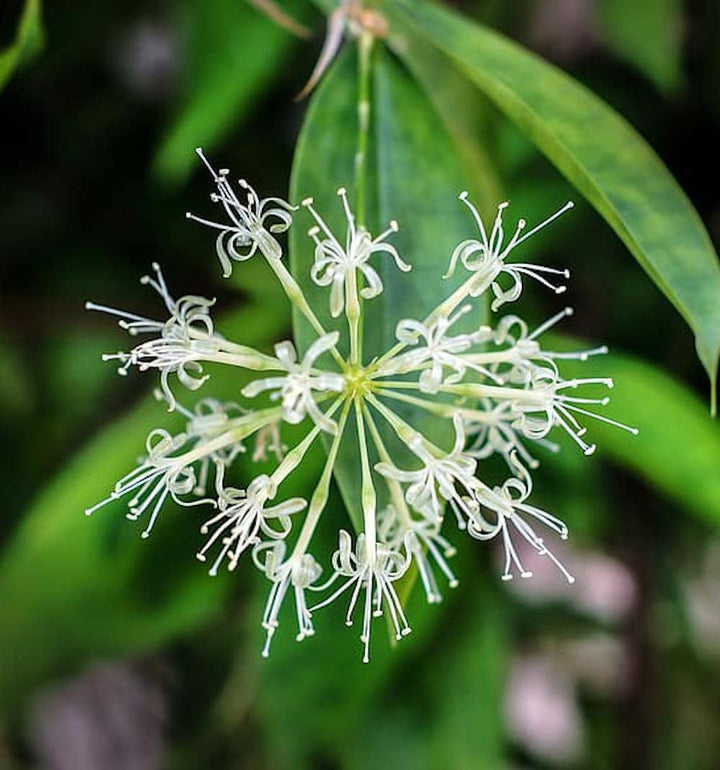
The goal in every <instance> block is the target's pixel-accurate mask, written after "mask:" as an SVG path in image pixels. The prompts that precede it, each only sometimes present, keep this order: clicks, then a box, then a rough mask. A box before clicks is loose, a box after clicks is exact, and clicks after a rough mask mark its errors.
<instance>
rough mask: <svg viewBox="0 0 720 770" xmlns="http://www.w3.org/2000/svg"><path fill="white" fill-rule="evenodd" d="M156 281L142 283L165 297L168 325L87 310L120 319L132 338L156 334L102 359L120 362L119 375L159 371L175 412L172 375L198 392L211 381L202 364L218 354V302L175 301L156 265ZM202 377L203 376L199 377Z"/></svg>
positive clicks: (107, 310)
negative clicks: (214, 311) (132, 369)
mask: <svg viewBox="0 0 720 770" xmlns="http://www.w3.org/2000/svg"><path fill="white" fill-rule="evenodd" d="M152 268H153V270H154V271H155V278H152V277H150V276H149V275H145V276H143V277H142V278H141V279H140V282H141V283H144V284H149V285H150V286H152V288H153V289H155V291H156V292H157V293H158V294H159V295H160V296H161V297H162V299H163V302H164V303H165V306H166V308H167V310H168V312H169V314H170V317H169V318H168V319H167V320H165V321H155V320H153V319H150V318H144V317H142V316H138V315H135V314H133V313H127V312H125V311H123V310H115V309H114V308H109V307H105V306H104V305H97V304H95V303H94V302H87V303H85V308H86V309H87V310H99V311H102V312H105V313H110V314H112V315H116V316H119V317H120V319H121V320H120V322H119V324H120V326H121V327H122V328H123V329H126V330H127V331H128V333H130V334H131V335H133V336H134V335H137V334H157V335H159V336H158V337H157V338H155V339H152V340H149V341H147V342H143V343H141V344H139V345H137V346H136V347H134V348H133V349H132V350H131V351H129V352H127V353H125V352H120V353H113V354H105V355H103V360H104V361H111V360H117V361H119V362H120V364H121V366H120V367H119V368H118V372H119V373H120V374H122V375H125V374H127V372H128V370H129V368H130V367H131V366H137V367H138V369H139V370H140V371H145V370H147V369H158V370H159V371H160V385H161V387H162V390H163V393H164V394H165V396H166V399H167V402H168V405H169V409H170V410H172V409H174V408H175V397H174V396H173V393H172V391H171V390H170V386H169V383H168V378H169V376H170V374H173V373H174V374H176V375H177V377H178V379H179V380H180V382H181V384H182V385H184V386H185V387H186V388H188V389H189V390H197V389H198V388H200V387H201V386H202V385H203V383H204V382H205V381H206V380H207V379H208V378H207V376H202V365H201V364H200V363H199V362H200V361H203V360H207V359H208V357H209V356H212V355H214V354H215V353H217V351H218V349H219V340H220V337H219V336H218V335H216V333H215V331H214V328H213V322H212V319H211V317H210V313H209V310H210V308H211V307H212V305H213V304H214V302H215V300H208V299H205V298H204V297H197V296H193V295H189V296H185V297H181V298H180V299H179V300H177V301H175V300H174V299H173V298H172V297H171V296H170V293H169V291H168V288H167V285H166V284H165V280H164V278H163V275H162V271H161V270H160V267H159V266H158V264H157V263H156V262H153V265H152ZM198 375H201V376H198Z"/></svg>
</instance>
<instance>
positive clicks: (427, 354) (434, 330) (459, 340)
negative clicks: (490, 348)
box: [376, 305, 496, 394]
mask: <svg viewBox="0 0 720 770" xmlns="http://www.w3.org/2000/svg"><path fill="white" fill-rule="evenodd" d="M471 309H472V308H471V306H470V305H464V306H463V307H462V308H460V310H459V311H458V312H457V313H455V315H453V316H450V317H448V316H445V315H442V316H440V317H439V318H438V319H437V320H436V321H435V322H434V323H432V324H430V325H427V324H426V323H424V322H422V321H416V320H414V319H411V318H405V319H403V320H402V321H399V322H398V325H397V327H396V330H395V336H396V338H397V340H398V341H399V342H402V343H403V344H405V345H408V346H415V349H414V350H411V351H409V352H407V353H403V354H402V355H399V356H396V357H394V358H392V359H390V360H389V361H388V362H387V363H386V364H385V365H384V366H382V367H381V368H380V369H379V370H378V372H377V375H376V376H378V377H384V376H387V375H390V374H395V373H408V372H411V371H416V370H418V369H422V371H421V373H420V378H419V380H418V382H419V385H420V390H422V391H423V392H424V393H432V394H435V393H437V392H438V389H439V388H440V386H441V385H442V384H453V383H456V382H460V381H461V380H462V379H463V377H464V376H465V371H466V370H467V369H472V370H473V371H476V372H478V373H480V374H483V375H485V376H486V377H490V378H491V379H493V380H494V379H496V377H495V375H494V374H493V373H492V372H491V371H490V370H489V369H488V368H487V367H484V366H481V365H479V364H475V363H472V362H469V361H467V360H465V359H464V358H463V357H461V356H460V355H459V354H460V353H464V352H465V351H467V350H469V349H470V348H471V347H472V346H473V345H477V344H479V343H481V342H483V341H485V340H486V339H487V329H486V328H481V329H479V330H478V331H476V332H474V333H472V334H456V335H455V336H452V337H451V336H448V331H449V329H450V327H451V326H452V325H453V324H455V323H456V322H457V320H458V319H459V318H460V317H461V316H463V315H465V314H466V313H468V312H470V310H471ZM421 340H422V344H419V343H420V342H421ZM446 368H447V369H450V370H451V371H452V374H450V375H448V376H444V370H445V369H446Z"/></svg>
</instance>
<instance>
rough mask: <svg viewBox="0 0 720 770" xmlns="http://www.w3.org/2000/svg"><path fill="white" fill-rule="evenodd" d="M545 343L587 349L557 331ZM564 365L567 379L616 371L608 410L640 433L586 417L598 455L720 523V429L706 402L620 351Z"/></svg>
mask: <svg viewBox="0 0 720 770" xmlns="http://www.w3.org/2000/svg"><path fill="white" fill-rule="evenodd" d="M547 345H548V348H555V349H558V350H560V349H563V350H582V349H584V348H586V347H588V344H587V342H586V341H584V340H577V339H573V340H571V339H569V338H565V337H559V336H557V335H548V338H547ZM563 364H564V365H563V371H566V372H567V376H568V377H572V376H582V377H608V376H609V377H612V378H613V380H614V381H615V387H614V389H613V391H612V395H611V400H610V404H609V405H608V406H607V407H606V408H605V409H604V410H603V414H604V415H607V416H608V417H611V418H614V419H616V420H620V421H621V422H624V423H626V424H628V425H633V426H635V427H637V428H638V429H639V431H640V433H639V434H638V435H637V436H631V435H629V434H628V433H626V432H625V431H622V430H618V429H617V428H615V427H613V426H612V425H607V424H605V423H603V422H598V421H594V420H590V419H588V420H587V421H586V427H587V429H588V436H590V437H591V440H592V441H593V442H597V446H598V453H599V454H600V455H605V456H607V457H612V458H613V459H614V460H616V461H617V462H619V463H621V464H622V465H623V466H625V467H626V468H629V469H631V470H632V471H633V472H634V473H636V474H637V475H639V476H641V477H642V478H644V479H646V480H647V481H648V482H649V483H650V484H651V485H652V486H653V487H655V488H657V489H658V490H659V491H660V492H663V493H664V494H666V495H667V496H668V497H669V498H671V499H673V500H674V501H675V502H676V503H677V505H678V506H679V507H681V508H682V509H684V510H685V511H687V512H688V513H690V514H693V515H694V516H696V517H697V518H699V519H701V520H702V521H705V522H707V523H709V524H712V525H714V526H718V525H720V473H718V468H720V427H719V426H718V424H717V422H715V421H714V420H712V419H711V418H710V417H709V416H708V414H707V411H706V409H705V408H704V406H703V404H702V401H701V400H700V399H699V398H698V397H697V396H696V395H695V394H694V393H693V392H692V391H691V390H690V389H689V388H687V387H685V386H683V385H681V384H680V383H679V382H677V381H676V380H674V379H672V377H670V376H668V375H667V374H665V373H664V372H662V371H660V370H658V369H657V368H656V367H654V366H652V365H651V364H649V363H647V362H645V361H642V360H641V359H638V358H635V357H633V356H630V355H627V354H622V353H618V352H617V351H611V353H610V355H608V356H592V357H590V358H588V360H587V361H584V362H582V363H580V362H573V361H565V362H563ZM567 449H568V450H569V451H572V449H573V448H572V447H568V448H567ZM548 462H549V463H551V462H555V460H553V459H550V460H548Z"/></svg>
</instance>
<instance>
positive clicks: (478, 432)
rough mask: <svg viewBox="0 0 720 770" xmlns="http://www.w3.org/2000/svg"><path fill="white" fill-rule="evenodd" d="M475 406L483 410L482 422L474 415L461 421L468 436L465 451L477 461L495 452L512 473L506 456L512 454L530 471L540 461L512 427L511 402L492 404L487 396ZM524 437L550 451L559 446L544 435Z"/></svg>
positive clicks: (513, 419)
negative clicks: (465, 420) (531, 437)
mask: <svg viewBox="0 0 720 770" xmlns="http://www.w3.org/2000/svg"><path fill="white" fill-rule="evenodd" d="M479 407H480V408H479V410H478V411H480V412H483V419H482V421H480V420H478V419H477V418H475V419H471V420H468V421H467V422H466V423H465V432H466V433H467V435H468V436H471V437H472V442H471V444H470V445H469V446H468V448H467V450H466V451H467V454H469V455H470V456H471V457H475V458H476V459H478V460H486V459H487V458H488V457H491V456H492V455H494V454H499V455H501V456H502V458H503V459H504V460H505V463H506V464H507V465H508V467H509V468H510V470H511V471H512V472H513V473H514V472H515V465H514V463H513V462H512V461H511V459H510V458H511V456H512V454H513V453H515V454H516V456H517V457H518V458H519V460H521V461H522V462H523V463H524V465H525V466H526V467H528V468H531V469H533V470H534V469H536V468H538V467H539V465H540V463H539V462H538V460H537V459H536V458H535V457H534V456H533V455H532V454H531V453H530V451H529V450H528V449H527V447H526V446H525V444H524V443H523V440H522V439H523V438H526V437H525V436H523V435H522V434H521V433H520V431H518V430H516V429H515V427H513V424H514V422H515V419H516V414H515V413H514V412H513V408H512V407H513V404H512V402H510V401H501V402H500V403H498V404H493V402H492V400H491V399H488V398H485V399H482V400H481V403H480V404H479ZM528 440H531V441H533V443H535V444H536V445H539V446H543V447H544V448H545V449H547V450H549V451H550V452H557V451H559V449H560V447H559V446H558V445H557V444H555V443H553V442H552V441H548V440H547V439H545V438H538V439H528Z"/></svg>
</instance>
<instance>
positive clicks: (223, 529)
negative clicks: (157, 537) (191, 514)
mask: <svg viewBox="0 0 720 770" xmlns="http://www.w3.org/2000/svg"><path fill="white" fill-rule="evenodd" d="M222 481H223V472H222V466H220V468H219V469H218V480H217V486H218V507H219V509H220V511H219V512H218V513H217V515H215V516H213V517H212V518H211V519H208V521H206V522H205V523H204V524H203V525H202V527H201V528H200V531H201V532H202V534H203V535H207V534H208V533H209V532H210V531H211V530H213V528H214V531H213V532H212V535H211V536H210V538H209V539H208V541H207V542H206V543H205V545H204V546H203V547H202V549H201V550H200V551H199V552H198V553H197V558H198V559H199V560H200V561H205V559H206V558H207V556H206V554H207V552H208V551H209V550H210V549H211V548H212V547H213V546H214V545H215V544H216V543H218V542H219V543H220V544H221V548H220V553H219V554H218V556H217V558H216V559H215V561H214V563H213V565H212V567H211V568H210V574H211V575H217V571H218V568H219V566H220V564H221V563H222V561H223V560H224V559H225V558H226V557H227V559H228V569H230V570H234V569H235V568H236V567H237V564H238V561H239V560H240V556H241V555H242V553H243V552H244V551H245V550H246V549H247V548H249V547H251V546H254V545H257V544H258V543H259V542H260V537H259V535H260V533H262V534H264V535H266V536H267V537H269V538H272V539H280V538H284V537H287V535H288V533H289V532H290V529H291V527H292V524H291V521H290V516H292V514H294V513H298V511H301V510H303V509H304V508H305V507H306V506H307V502H306V501H305V500H303V499H302V498H300V497H293V498H291V499H290V500H285V501H284V502H282V503H280V504H279V505H272V506H268V505H267V503H268V501H269V500H273V499H274V498H275V495H276V494H277V485H276V484H275V482H274V481H273V480H272V478H270V476H267V475H265V474H263V475H261V476H258V477H257V478H255V479H253V480H252V481H251V482H250V484H248V488H247V490H244V489H235V488H234V487H224V488H223V486H222Z"/></svg>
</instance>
